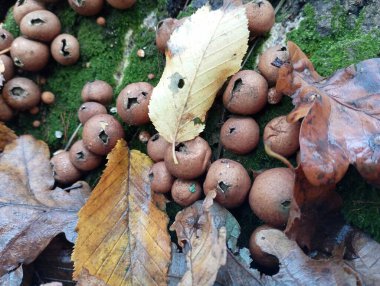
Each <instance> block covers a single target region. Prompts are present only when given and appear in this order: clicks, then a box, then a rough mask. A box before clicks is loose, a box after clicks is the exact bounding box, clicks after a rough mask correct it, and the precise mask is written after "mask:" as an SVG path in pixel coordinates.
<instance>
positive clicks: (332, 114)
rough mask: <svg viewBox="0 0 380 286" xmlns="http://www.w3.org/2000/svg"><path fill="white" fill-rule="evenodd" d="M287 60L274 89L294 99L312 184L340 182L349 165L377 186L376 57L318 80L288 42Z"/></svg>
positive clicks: (379, 81) (379, 79)
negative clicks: (301, 120)
mask: <svg viewBox="0 0 380 286" xmlns="http://www.w3.org/2000/svg"><path fill="white" fill-rule="evenodd" d="M288 48H289V53H290V56H291V64H285V65H283V66H282V67H281V68H280V73H279V74H280V76H279V79H278V82H277V86H276V89H277V91H279V92H282V93H285V94H287V95H289V96H291V97H292V98H293V103H294V105H295V109H294V110H293V111H292V112H291V113H290V114H289V115H288V121H290V122H294V121H297V120H298V119H300V118H303V117H304V120H303V122H302V126H301V131H300V149H301V150H300V152H301V158H300V159H301V165H302V168H303V170H304V172H305V176H306V178H307V179H308V180H309V181H310V183H312V184H313V185H316V186H320V185H329V184H330V185H331V184H335V183H337V182H339V181H340V180H341V179H342V178H343V176H344V174H345V173H346V171H347V169H348V167H349V165H350V164H353V165H354V166H355V167H356V168H357V169H358V171H359V172H360V174H361V175H362V176H363V178H364V179H366V180H367V181H368V182H370V183H373V184H376V185H380V59H379V58H377V59H369V60H365V61H362V62H360V63H358V64H356V65H351V66H349V67H347V68H345V69H341V70H338V71H336V72H335V73H334V74H333V75H332V76H331V77H329V78H327V79H322V78H321V77H320V76H319V75H318V74H317V73H316V72H315V70H314V68H313V66H312V64H311V62H310V61H309V60H308V59H307V57H306V56H305V54H303V53H302V51H301V50H300V49H299V48H298V47H297V46H296V45H295V44H294V43H291V42H289V43H288Z"/></svg>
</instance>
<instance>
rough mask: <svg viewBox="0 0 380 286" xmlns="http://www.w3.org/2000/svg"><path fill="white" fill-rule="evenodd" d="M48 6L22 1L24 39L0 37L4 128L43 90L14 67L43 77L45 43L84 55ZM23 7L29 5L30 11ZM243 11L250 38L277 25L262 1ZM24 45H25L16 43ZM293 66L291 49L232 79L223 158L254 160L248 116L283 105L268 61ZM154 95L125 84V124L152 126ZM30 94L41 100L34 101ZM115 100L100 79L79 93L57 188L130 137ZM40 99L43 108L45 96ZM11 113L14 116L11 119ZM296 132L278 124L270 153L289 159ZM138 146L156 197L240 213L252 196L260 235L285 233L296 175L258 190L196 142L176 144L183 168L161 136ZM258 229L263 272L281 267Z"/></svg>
mask: <svg viewBox="0 0 380 286" xmlns="http://www.w3.org/2000/svg"><path fill="white" fill-rule="evenodd" d="M42 2H51V1H31V0H29V1H17V3H16V6H15V9H14V15H15V19H16V21H17V23H21V32H22V33H23V37H20V38H18V39H16V40H15V41H13V42H14V43H13V44H12V40H13V37H12V35H10V33H8V32H7V31H5V30H4V29H2V30H0V50H4V49H6V48H7V47H10V51H11V57H12V59H10V58H9V57H8V56H6V55H1V60H2V61H3V63H4V65H5V73H4V77H5V80H6V81H7V83H6V85H5V86H4V88H3V97H2V98H0V120H3V121H5V120H9V119H10V118H7V117H6V116H4V108H6V107H5V106H8V105H9V106H10V107H11V108H14V109H16V110H30V109H31V108H33V107H34V106H36V105H37V104H38V103H39V101H40V91H39V88H38V86H37V85H36V84H35V83H33V82H32V81H31V80H29V79H22V78H15V79H11V78H12V76H13V63H14V64H15V65H17V66H18V67H20V68H23V69H25V70H28V71H38V70H40V69H42V68H43V67H44V66H45V65H46V62H47V60H48V58H49V52H48V49H47V46H46V44H44V43H41V41H42V42H45V43H46V42H50V41H53V42H52V44H51V54H52V55H53V58H54V59H55V60H57V61H58V62H59V63H61V64H68V63H70V64H72V63H74V62H75V61H76V60H77V57H79V44H78V42H77V41H76V40H75V38H74V37H72V36H70V35H66V34H64V35H59V33H60V23H59V20H58V18H57V17H56V16H55V15H54V14H52V13H51V12H49V11H47V10H44V3H42ZM107 2H108V3H109V4H110V5H111V6H114V7H116V8H119V9H125V8H129V7H131V6H132V5H133V4H134V3H135V1H126V0H124V1H123V0H121V1H116V0H107ZM23 3H29V4H23ZM30 3H32V4H30ZM69 3H70V5H71V7H72V8H73V9H74V10H75V11H76V12H77V13H79V14H81V15H84V16H90V15H96V14H97V13H99V12H100V10H101V9H102V6H103V0H93V1H89V0H88V1H77V0H69ZM24 5H31V7H29V6H28V8H26V7H25V6H24ZM23 6H24V7H23ZM245 7H246V11H247V16H248V20H249V30H250V33H251V36H253V37H257V36H260V35H263V34H265V33H267V32H268V31H269V30H270V29H271V27H272V26H273V24H274V21H275V13H274V9H273V7H272V5H271V4H270V3H269V2H268V1H266V0H261V1H253V2H250V3H248V4H246V5H245ZM16 17H17V18H16ZM98 19H99V18H98ZM183 21H184V19H181V20H177V19H172V18H169V19H165V20H163V21H161V22H160V23H159V25H158V28H157V32H156V46H157V48H158V49H159V50H160V51H161V52H163V53H164V52H165V50H166V48H167V41H168V40H169V38H170V35H171V33H172V32H173V31H174V30H175V29H176V28H177V27H179V26H180V25H181V24H182V23H183ZM46 23H49V27H50V25H53V23H54V29H53V28H49V29H46V30H45V29H44V28H43V27H44V25H45V24H46ZM37 30H38V33H37V32H36V31H37ZM45 32H46V33H45ZM57 39H58V40H57ZM15 42H16V44H15ZM18 42H22V43H23V44H22V45H19V44H17V43H18ZM34 48H35V49H41V50H43V52H39V51H38V52H37V50H36V51H34V52H35V54H36V55H38V56H41V59H39V60H36V59H35V57H33V58H32V59H31V58H30V57H29V55H30V51H29V52H27V51H26V50H25V49H34ZM67 53H69V54H70V55H72V57H73V58H75V60H73V59H71V57H70V59H71V60H68V59H67ZM288 58H289V54H288V51H287V49H286V48H284V47H281V46H274V47H272V48H269V49H268V50H266V51H265V52H264V53H263V54H262V55H261V56H260V59H259V64H258V71H259V72H256V71H253V70H242V71H240V72H238V73H237V74H235V75H234V76H233V77H232V78H231V79H230V81H229V83H228V85H227V87H226V89H225V91H224V94H223V104H224V106H225V108H226V109H227V110H228V111H229V112H230V116H229V118H228V120H226V121H225V122H224V124H223V126H222V127H221V130H220V141H221V144H222V145H223V146H224V148H225V149H226V150H229V151H230V152H232V153H235V154H249V153H250V152H252V151H253V150H254V149H255V148H256V147H257V145H258V143H259V141H260V140H259V139H260V130H259V126H258V124H257V123H256V121H255V120H254V119H253V118H252V116H253V115H255V114H257V113H258V112H262V110H263V109H264V107H265V105H266V104H267V103H269V104H277V103H279V102H280V100H281V98H282V95H281V94H278V93H277V92H276V90H275V87H274V86H275V84H276V80H277V77H278V68H277V67H275V66H273V65H272V63H273V62H275V61H278V60H280V61H282V62H285V61H287V60H288ZM36 65H38V67H37V66H36ZM152 90H153V86H152V85H150V84H149V83H146V82H138V83H132V84H129V85H128V86H126V87H125V88H124V89H123V90H122V91H121V92H120V94H119V95H118V97H117V102H116V104H117V113H118V115H119V116H120V118H121V119H122V120H123V121H124V122H125V123H126V124H127V125H134V126H139V125H143V124H147V123H149V121H150V119H149V116H148V105H149V101H150V98H151V95H152ZM34 93H35V94H37V95H32V94H34ZM13 98H15V99H13ZM24 98H31V99H32V102H31V103H28V104H26V103H25V102H23V103H22V104H20V103H19V100H24ZM112 98H113V90H112V87H111V86H110V85H109V84H108V83H106V82H104V81H101V80H95V81H92V82H88V83H87V84H86V85H85V86H84V87H83V90H82V100H83V101H84V103H83V104H82V105H81V106H80V107H79V110H78V118H79V121H80V122H81V123H82V124H83V125H84V127H83V134H82V140H79V141H77V142H75V143H74V144H73V146H72V147H71V148H70V150H69V151H60V152H56V153H55V155H54V156H53V158H52V159H51V165H52V168H53V171H54V176H55V179H56V180H57V182H59V183H61V184H69V183H72V182H75V181H76V180H78V179H79V178H80V177H81V176H82V173H83V172H89V171H91V170H94V169H95V168H97V167H98V166H100V165H101V164H102V162H103V158H104V156H105V155H106V154H108V153H109V152H110V151H111V150H112V148H113V147H114V146H115V145H116V142H117V141H118V140H119V139H121V138H124V137H125V132H124V130H123V127H122V125H121V124H120V123H119V121H118V120H117V119H115V118H114V117H113V116H112V115H109V114H107V109H106V107H105V105H108V104H109V103H111V102H112ZM42 100H43V102H45V100H44V98H43V97H42ZM4 101H5V102H4ZM53 101H54V98H53ZM53 101H52V102H53ZM52 102H51V103H52ZM45 103H47V104H50V103H48V102H45ZM11 114H12V115H13V112H11ZM299 129H300V126H299V124H289V123H287V122H286V118H285V116H280V117H277V118H274V119H273V120H272V121H270V122H269V123H268V124H267V126H266V127H265V129H264V134H263V141H264V142H265V144H266V145H268V146H270V148H271V150H273V151H274V152H276V153H278V154H280V155H282V156H284V157H289V156H291V155H293V154H295V152H297V150H298V148H299V141H298V135H299ZM140 140H141V141H142V142H144V143H147V153H148V155H149V156H150V158H151V159H152V160H153V161H154V162H155V163H154V165H153V166H152V168H151V170H150V172H149V179H150V183H151V189H152V191H154V192H157V193H164V194H168V195H169V193H171V196H169V197H171V198H172V199H173V200H174V201H175V202H176V203H178V204H179V205H181V206H183V207H185V206H189V205H191V204H192V203H194V202H195V201H197V200H198V199H200V198H201V197H202V192H203V193H204V194H207V193H209V192H210V191H216V193H217V195H216V198H215V200H216V201H217V202H218V203H219V204H221V205H222V206H224V207H226V208H236V207H239V206H240V205H242V204H243V202H244V201H245V200H246V199H247V197H248V199H249V204H250V206H251V208H252V210H253V212H254V213H255V214H256V215H257V216H258V217H259V218H260V219H261V220H262V221H263V222H264V223H265V224H266V225H264V226H261V227H260V228H259V229H262V228H268V227H275V228H283V227H284V226H285V224H286V222H287V219H288V214H289V204H290V200H291V194H292V189H293V185H294V175H293V173H292V171H291V170H289V169H287V168H274V169H270V170H266V171H264V172H262V173H261V174H259V175H258V176H257V177H256V178H255V180H254V183H253V184H252V183H251V179H250V176H249V174H248V172H247V170H246V169H245V168H244V167H243V166H242V165H241V164H240V163H239V162H236V161H234V160H230V159H225V158H222V159H219V160H216V161H215V162H211V157H212V151H211V147H210V146H209V144H208V142H207V141H206V140H204V139H203V138H201V137H200V136H198V137H196V138H195V139H193V140H190V141H187V142H183V143H179V144H177V145H176V146H175V155H176V157H177V159H178V164H176V163H175V162H174V158H173V154H172V148H171V144H169V143H168V142H166V141H165V139H164V138H163V137H162V136H160V134H155V135H153V136H150V134H149V133H147V132H146V131H143V132H141V133H140ZM259 229H257V230H256V231H255V232H254V233H253V234H252V236H251V240H250V250H251V253H252V256H253V257H254V258H255V259H257V261H259V262H260V263H261V264H262V265H264V266H266V267H273V266H274V265H276V264H277V260H276V259H275V258H274V257H272V256H267V255H265V254H264V253H262V252H261V250H260V248H258V247H257V245H256V244H255V234H256V233H257V232H258V230H259Z"/></svg>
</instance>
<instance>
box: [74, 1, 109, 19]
mask: <svg viewBox="0 0 380 286" xmlns="http://www.w3.org/2000/svg"><path fill="white" fill-rule="evenodd" d="M68 2H69V4H70V6H71V8H72V9H73V10H74V11H75V12H77V13H78V14H79V15H82V16H94V15H96V14H98V13H99V12H100V11H101V10H102V8H103V4H104V0H91V1H88V0H87V1H83V0H68Z"/></svg>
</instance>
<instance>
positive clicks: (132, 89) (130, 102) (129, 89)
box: [116, 82, 153, 125]
mask: <svg viewBox="0 0 380 286" xmlns="http://www.w3.org/2000/svg"><path fill="white" fill-rule="evenodd" d="M152 91H153V86H152V85H151V84H149V83H147V82H136V83H131V84H129V85H127V86H126V87H125V88H124V89H123V90H122V91H121V92H120V94H119V96H118V97H117V101H116V106H117V113H118V114H119V116H120V117H121V119H122V120H123V121H124V122H125V123H127V124H129V125H142V124H146V123H149V121H150V119H149V115H148V113H149V109H148V106H149V101H150V98H151V96H152Z"/></svg>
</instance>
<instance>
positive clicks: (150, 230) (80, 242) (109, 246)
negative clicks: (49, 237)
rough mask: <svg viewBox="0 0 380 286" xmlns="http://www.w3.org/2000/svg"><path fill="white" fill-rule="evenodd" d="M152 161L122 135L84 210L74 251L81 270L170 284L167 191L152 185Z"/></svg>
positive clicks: (124, 281)
mask: <svg viewBox="0 0 380 286" xmlns="http://www.w3.org/2000/svg"><path fill="white" fill-rule="evenodd" d="M151 166H152V161H151V160H150V159H149V158H148V157H147V156H146V155H144V154H142V153H140V152H139V151H135V150H132V151H129V150H128V147H127V146H126V142H125V141H119V142H118V144H117V145H116V147H115V148H114V149H113V151H112V152H111V153H110V154H109V155H108V164H107V167H106V169H105V171H104V173H103V175H102V178H101V180H100V182H99V183H98V185H97V186H96V188H95V189H94V191H93V193H92V194H91V197H90V198H89V200H88V202H87V203H86V205H85V206H84V207H83V208H82V210H81V211H80V213H79V222H78V226H77V230H78V239H77V241H76V244H75V248H74V252H73V256H72V258H73V260H74V267H75V272H74V278H75V279H82V277H81V272H82V271H83V270H84V269H87V270H88V273H89V275H90V276H95V277H97V278H98V279H101V280H102V281H103V282H104V283H106V284H108V285H110V286H112V285H137V284H138V285H165V284H166V283H167V274H168V267H169V263H170V237H169V234H168V231H167V224H168V217H167V215H166V213H165V212H164V211H163V210H162V209H160V208H159V207H162V206H163V202H164V201H165V198H164V196H163V195H157V194H154V193H153V192H152V191H151V189H150V183H149V177H148V174H149V169H150V167H151Z"/></svg>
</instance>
